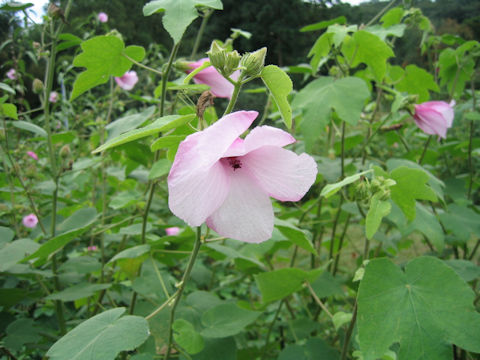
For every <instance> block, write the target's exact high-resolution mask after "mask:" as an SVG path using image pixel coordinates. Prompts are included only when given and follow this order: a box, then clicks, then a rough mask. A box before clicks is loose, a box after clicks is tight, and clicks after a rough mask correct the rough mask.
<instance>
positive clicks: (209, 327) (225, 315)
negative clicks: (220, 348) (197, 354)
mask: <svg viewBox="0 0 480 360" xmlns="http://www.w3.org/2000/svg"><path fill="white" fill-rule="evenodd" d="M261 314H262V313H261V312H258V311H250V310H246V309H242V308H240V307H238V306H237V305H235V304H232V303H227V304H220V305H217V306H215V307H212V308H211V309H209V310H207V311H205V312H204V313H203V315H202V324H203V326H205V329H203V330H202V331H201V334H202V335H203V336H205V337H211V338H225V337H229V336H232V335H236V334H238V333H240V332H241V331H242V330H243V328H244V327H246V326H247V325H249V324H251V323H253V322H254V321H255V320H257V318H258V317H259V316H260V315H261Z"/></svg>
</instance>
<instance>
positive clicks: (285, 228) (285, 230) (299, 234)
mask: <svg viewBox="0 0 480 360" xmlns="http://www.w3.org/2000/svg"><path fill="white" fill-rule="evenodd" d="M275 227H276V228H277V229H278V230H280V232H281V233H282V234H283V235H284V236H286V237H287V239H288V240H290V241H291V242H292V243H294V244H295V245H297V246H299V247H301V248H302V249H304V250H307V251H308V252H309V253H311V254H312V255H317V251H316V250H315V248H314V247H313V244H312V241H311V236H309V234H308V233H307V232H306V231H304V230H302V229H299V228H298V227H296V226H295V225H293V224H291V223H289V222H288V221H284V220H280V219H275Z"/></svg>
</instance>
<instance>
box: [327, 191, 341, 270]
mask: <svg viewBox="0 0 480 360" xmlns="http://www.w3.org/2000/svg"><path fill="white" fill-rule="evenodd" d="M342 204H343V196H341V197H340V203H339V204H338V210H337V214H336V215H335V220H334V221H333V227H332V235H331V238H330V249H329V253H328V260H329V261H330V260H332V259H333V246H334V245H335V234H336V232H337V224H338V219H339V218H340V213H341V212H342ZM331 270H332V263H331V262H330V264H329V265H328V271H331Z"/></svg>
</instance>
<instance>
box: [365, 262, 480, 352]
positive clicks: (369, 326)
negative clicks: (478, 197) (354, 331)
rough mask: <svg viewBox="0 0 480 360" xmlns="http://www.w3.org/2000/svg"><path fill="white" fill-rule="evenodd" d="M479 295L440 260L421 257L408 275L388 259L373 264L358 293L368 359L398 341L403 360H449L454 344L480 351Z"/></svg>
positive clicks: (408, 270) (370, 263)
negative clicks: (476, 297)
mask: <svg viewBox="0 0 480 360" xmlns="http://www.w3.org/2000/svg"><path fill="white" fill-rule="evenodd" d="M474 298H475V294H474V293H473V291H472V290H471V289H470V287H469V286H468V285H467V284H466V283H465V282H464V281H463V280H462V279H460V277H459V276H458V275H457V274H456V273H455V271H453V270H452V269H451V268H450V267H448V266H447V265H445V264H444V263H443V262H442V261H441V260H439V259H437V258H434V257H420V258H416V259H414V260H412V261H410V262H409V263H408V264H407V265H406V267H405V272H403V271H402V270H401V269H400V268H399V267H398V266H397V265H395V264H394V263H393V262H391V261H390V260H388V259H374V260H371V261H370V262H369V263H368V265H367V267H366V269H365V276H364V278H363V280H362V282H361V283H360V288H359V292H358V323H357V324H358V336H359V343H360V349H361V350H362V353H363V358H364V360H375V359H377V358H379V357H381V356H382V355H383V354H384V353H385V352H386V351H387V350H388V349H389V347H390V346H391V345H392V344H393V343H395V342H398V343H399V344H400V349H399V351H398V359H399V360H412V359H422V360H443V359H445V360H447V359H451V358H452V348H451V346H450V345H449V344H452V343H453V344H455V345H457V346H459V347H460V348H462V349H465V350H467V351H472V352H480V338H479V337H478V334H480V314H479V313H477V312H476V311H475V308H474V306H473V300H474Z"/></svg>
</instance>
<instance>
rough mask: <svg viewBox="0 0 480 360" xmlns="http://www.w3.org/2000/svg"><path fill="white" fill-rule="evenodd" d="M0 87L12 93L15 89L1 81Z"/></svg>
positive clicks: (13, 93)
mask: <svg viewBox="0 0 480 360" xmlns="http://www.w3.org/2000/svg"><path fill="white" fill-rule="evenodd" d="M0 89H1V90H3V91H6V92H8V93H10V94H12V95H15V90H14V89H13V88H12V87H10V86H9V85H7V84H5V83H3V82H0Z"/></svg>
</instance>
